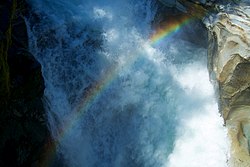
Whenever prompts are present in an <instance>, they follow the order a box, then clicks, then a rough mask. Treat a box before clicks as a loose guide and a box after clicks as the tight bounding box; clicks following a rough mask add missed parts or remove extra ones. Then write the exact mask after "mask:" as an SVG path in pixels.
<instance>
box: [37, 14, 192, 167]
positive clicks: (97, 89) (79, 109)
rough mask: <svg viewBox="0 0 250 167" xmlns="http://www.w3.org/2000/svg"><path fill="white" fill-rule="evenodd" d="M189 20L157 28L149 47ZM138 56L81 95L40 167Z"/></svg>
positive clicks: (128, 59)
mask: <svg viewBox="0 0 250 167" xmlns="http://www.w3.org/2000/svg"><path fill="white" fill-rule="evenodd" d="M190 20H191V18H188V17H183V18H181V19H179V20H177V21H172V22H169V23H167V24H166V25H165V26H163V27H161V28H158V29H157V30H156V32H155V33H154V34H153V35H152V36H151V37H150V39H149V41H150V44H151V45H155V44H157V43H159V42H160V41H162V39H164V38H166V37H168V36H170V35H171V34H173V33H176V32H177V31H179V30H180V29H181V28H182V27H183V26H184V25H186V24H188V23H189V22H190ZM139 56H140V55H138V53H137V54H131V56H130V57H128V58H127V59H126V60H125V63H124V64H123V66H122V67H117V66H113V67H110V69H109V70H108V71H107V72H106V75H105V76H103V78H102V79H101V80H100V81H99V82H98V83H96V84H95V85H94V86H92V87H91V88H89V89H88V90H87V91H86V92H84V93H83V95H82V98H81V100H80V101H79V103H78V105H77V106H76V107H75V109H74V110H73V112H71V114H70V115H69V116H68V121H65V122H64V123H63V125H62V127H61V129H59V132H58V133H57V135H56V136H54V138H55V141H50V142H49V143H48V144H47V145H46V146H45V153H44V154H45V155H46V156H45V157H43V160H42V162H41V165H42V166H48V167H49V166H51V163H52V162H53V160H54V159H55V157H56V150H57V147H58V145H59V143H60V141H61V140H63V139H64V138H65V136H66V135H67V133H69V131H70V130H71V129H72V128H73V127H74V125H75V124H76V122H78V121H79V120H80V119H81V118H82V117H83V115H84V113H85V112H86V111H87V110H88V109H89V108H90V107H91V106H92V105H93V104H95V102H97V101H98V99H99V98H100V97H101V95H102V94H103V92H104V91H105V90H107V89H108V87H109V86H110V85H111V84H112V83H113V82H114V81H115V79H116V78H118V75H119V73H120V72H121V71H122V70H123V69H124V68H127V67H129V66H130V65H131V64H133V63H134V62H135V61H136V60H137V59H138V57H139Z"/></svg>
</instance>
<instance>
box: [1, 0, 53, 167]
mask: <svg viewBox="0 0 250 167" xmlns="http://www.w3.org/2000/svg"><path fill="white" fill-rule="evenodd" d="M26 12H27V6H26V4H25V2H24V1H17V0H12V1H9V0H3V1H1V2H0V166H1V167H28V166H42V165H41V164H42V161H44V159H46V155H44V152H45V148H46V146H47V145H48V143H50V142H49V141H50V140H51V139H50V135H49V130H48V127H47V125H46V124H47V123H46V114H45V110H44V106H43V101H42V97H43V91H44V81H43V77H42V74H41V66H40V64H39V63H38V62H37V61H36V60H35V59H34V57H33V56H32V55H31V54H30V53H29V52H28V37H27V31H26V25H25V20H24V16H25V14H26Z"/></svg>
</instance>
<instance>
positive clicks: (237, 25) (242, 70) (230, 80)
mask: <svg viewBox="0 0 250 167" xmlns="http://www.w3.org/2000/svg"><path fill="white" fill-rule="evenodd" d="M207 27H208V29H209V48H208V60H209V62H208V67H209V71H210V76H211V79H212V80H213V81H214V82H215V83H217V88H218V96H219V108H220V111H221V114H222V116H223V118H224V120H225V125H226V127H227V128H228V135H229V138H230V140H231V152H230V158H229V166H230V167H239V166H240V167H249V166H250V156H249V154H250V6H246V5H244V6H238V7H231V8H227V9H222V11H221V12H219V13H218V14H217V15H216V16H214V17H212V16H210V18H209V19H208V20H207Z"/></svg>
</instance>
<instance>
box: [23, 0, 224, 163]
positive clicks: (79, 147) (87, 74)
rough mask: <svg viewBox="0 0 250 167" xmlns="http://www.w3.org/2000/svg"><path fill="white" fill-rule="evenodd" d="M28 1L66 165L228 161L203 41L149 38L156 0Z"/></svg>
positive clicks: (35, 49)
mask: <svg viewBox="0 0 250 167" xmlns="http://www.w3.org/2000/svg"><path fill="white" fill-rule="evenodd" d="M28 3H29V5H30V6H31V9H32V12H31V14H30V17H29V18H27V24H28V28H29V38H30V43H29V47H30V51H31V52H32V53H33V54H34V55H35V57H36V59H37V60H38V61H39V62H40V63H41V65H42V73H43V77H44V79H45V86H46V89H45V95H44V96H45V98H46V101H47V103H46V105H47V114H48V123H49V125H48V126H49V127H50V130H51V134H52V136H53V137H54V139H55V141H56V148H57V150H56V153H57V154H60V155H62V159H63V163H64V165H65V166H69V167H83V166H87V167H91V166H98V167H99V166H107V167H110V166H114V167H120V166H121V167H123V166H124V167H128V166H136V167H139V166H143V167H152V166H154V167H164V166H165V167H184V166H185V167H186V166H189V167H200V166H204V167H224V166H226V160H227V148H228V144H227V139H226V132H225V129H224V128H223V126H222V124H223V121H222V119H221V117H220V116H219V113H218V109H217V104H216V101H215V98H214V92H213V87H212V85H211V84H210V82H209V77H208V72H207V69H206V49H204V48H200V47H198V46H196V45H194V44H191V43H189V42H187V41H183V40H181V39H176V38H173V37H171V36H170V35H169V37H167V38H166V39H165V38H164V39H162V40H161V46H160V45H158V43H157V42H158V41H157V39H155V40H154V42H152V38H151V35H152V33H153V32H154V30H153V29H152V26H151V24H152V22H153V21H154V18H155V16H156V14H157V5H158V4H157V3H156V2H155V1H152V0H141V1H138V0H117V1H113V0H106V1H105V2H104V1H102V0H95V1H93V0H84V1H83V0H72V1H67V0H43V1H40V0H28ZM172 31H173V32H174V33H178V32H177V31H176V30H169V32H172ZM165 35H166V34H165ZM156 38H157V37H156ZM156 41H157V42H156ZM51 156H53V155H51ZM54 156H55V155H54ZM52 158H53V157H52Z"/></svg>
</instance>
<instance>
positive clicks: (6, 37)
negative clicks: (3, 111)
mask: <svg viewBox="0 0 250 167" xmlns="http://www.w3.org/2000/svg"><path fill="white" fill-rule="evenodd" d="M16 8H17V1H16V0H14V1H13V3H12V6H11V7H10V9H9V10H10V16H9V17H10V18H9V23H8V24H9V25H8V29H7V30H6V32H2V34H3V38H2V39H1V40H0V103H2V104H6V103H7V101H8V99H9V96H10V71H9V65H8V51H9V47H10V46H11V38H12V20H13V19H14V17H15V13H16Z"/></svg>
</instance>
